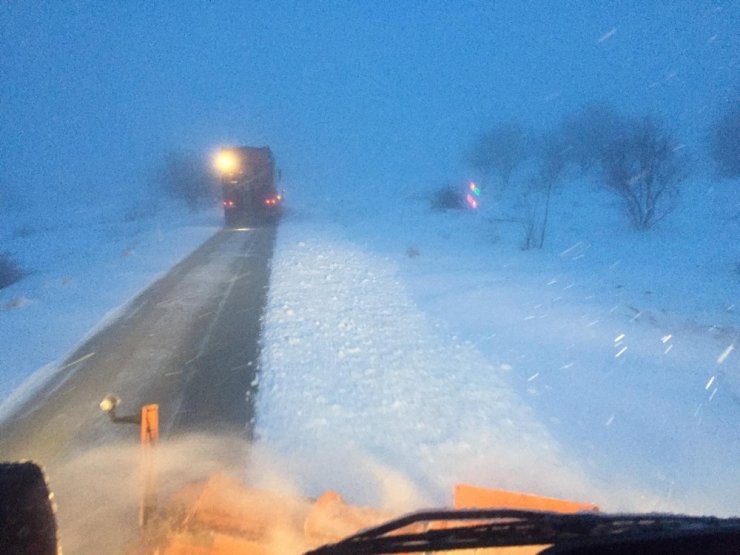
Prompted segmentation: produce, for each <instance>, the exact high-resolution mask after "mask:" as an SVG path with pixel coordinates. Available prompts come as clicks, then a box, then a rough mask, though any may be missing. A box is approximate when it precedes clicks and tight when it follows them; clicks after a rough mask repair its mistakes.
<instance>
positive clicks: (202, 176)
mask: <svg viewBox="0 0 740 555" xmlns="http://www.w3.org/2000/svg"><path fill="white" fill-rule="evenodd" d="M159 182H160V185H161V187H162V189H163V190H164V191H165V192H166V193H167V194H169V195H170V196H171V197H173V198H176V199H179V200H183V201H184V202H185V203H186V205H187V206H188V208H189V209H190V210H191V211H195V210H198V209H199V208H201V207H202V206H203V205H204V204H206V202H207V201H208V202H210V201H211V200H212V199H213V198H214V195H215V191H216V179H215V177H214V175H213V173H212V172H211V171H210V168H209V166H208V161H207V160H206V159H205V158H204V157H203V156H202V155H200V154H197V153H194V152H190V151H184V150H179V151H173V152H170V153H169V154H167V156H166V157H165V160H164V165H163V168H162V170H161V174H160V178H159Z"/></svg>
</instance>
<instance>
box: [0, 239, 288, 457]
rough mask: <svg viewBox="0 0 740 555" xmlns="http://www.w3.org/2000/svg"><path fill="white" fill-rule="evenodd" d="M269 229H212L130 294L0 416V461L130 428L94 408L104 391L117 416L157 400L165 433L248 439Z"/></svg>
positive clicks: (119, 436)
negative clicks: (29, 394)
mask: <svg viewBox="0 0 740 555" xmlns="http://www.w3.org/2000/svg"><path fill="white" fill-rule="evenodd" d="M274 239H275V226H266V227H260V228H250V229H240V230H233V229H226V230H222V231H221V232H219V233H217V234H216V235H214V236H213V237H212V238H210V239H209V240H208V241H206V242H205V243H204V244H203V245H202V246H201V247H200V248H199V249H198V250H196V251H195V252H194V253H193V254H192V255H190V256H189V257H188V258H186V259H185V260H183V261H182V262H181V263H180V264H178V265H177V266H176V267H175V268H173V269H172V271H170V272H169V273H168V274H167V275H166V276H164V277H163V278H161V279H160V280H158V281H157V282H156V283H154V284H153V285H152V286H151V287H149V288H148V289H147V290H146V291H144V292H143V293H141V294H140V295H139V296H138V297H137V298H136V299H134V300H133V301H132V302H131V303H129V305H128V306H127V307H126V309H125V311H124V312H123V313H122V314H121V315H120V316H119V317H118V318H116V319H115V320H114V321H112V322H111V323H110V324H109V325H107V326H106V327H104V328H103V329H102V330H101V331H99V332H98V333H96V334H95V335H94V336H93V337H91V338H90V339H89V340H88V341H86V342H85V343H84V344H83V345H82V346H81V347H79V348H78V349H77V350H76V352H74V353H73V354H72V355H71V356H70V357H69V359H68V360H67V361H65V363H64V364H63V365H62V367H61V369H60V370H59V371H57V372H56V373H55V374H54V377H53V378H52V379H51V380H50V381H49V382H48V383H46V384H45V385H44V386H43V387H42V388H41V389H40V390H39V391H38V392H37V393H36V395H34V397H33V398H32V399H30V400H29V401H28V402H26V403H25V405H23V406H21V407H20V408H19V410H17V411H16V413H15V414H13V415H12V416H10V417H9V418H7V419H6V420H5V421H4V422H2V423H1V424H0V460H20V459H31V460H34V461H38V462H40V463H41V464H42V465H44V466H46V467H47V468H48V467H49V466H53V465H54V464H55V463H57V462H59V461H60V460H64V459H65V458H69V457H73V456H75V455H77V454H79V453H80V452H83V451H84V450H86V449H90V448H94V447H98V446H101V445H104V444H105V442H110V441H112V440H113V441H115V440H126V439H127V438H132V437H133V438H138V429H137V427H136V426H133V425H130V424H129V425H117V424H113V423H112V422H110V421H109V420H108V418H107V417H106V416H105V415H104V414H103V413H102V412H101V410H100V408H99V406H98V404H99V402H100V400H101V399H102V398H103V397H104V396H105V395H107V394H109V393H112V394H115V395H117V396H118V397H120V398H121V399H122V403H121V405H120V407H119V410H118V413H119V415H124V414H133V413H137V412H138V410H139V407H141V406H142V405H144V404H149V403H157V404H159V406H160V435H161V437H163V438H164V439H167V438H172V437H176V436H178V435H181V434H186V433H191V432H207V433H212V432H213V433H221V434H228V433H231V434H236V435H239V436H240V437H244V438H246V439H249V438H250V434H251V429H252V421H253V403H252V399H253V398H254V396H255V395H254V394H255V392H256V391H255V390H256V383H257V380H256V376H257V371H258V360H259V337H260V319H261V315H262V312H263V310H264V305H265V299H266V291H267V286H268V278H269V268H270V258H271V255H272V250H273V244H274ZM71 317H72V318H73V317H74V315H71ZM133 441H134V442H135V441H137V439H133Z"/></svg>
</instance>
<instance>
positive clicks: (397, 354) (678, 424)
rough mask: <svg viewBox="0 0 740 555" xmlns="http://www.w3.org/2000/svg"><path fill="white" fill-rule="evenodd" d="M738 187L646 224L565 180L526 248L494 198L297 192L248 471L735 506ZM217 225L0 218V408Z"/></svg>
mask: <svg viewBox="0 0 740 555" xmlns="http://www.w3.org/2000/svg"><path fill="white" fill-rule="evenodd" d="M296 188H298V186H296ZM379 189H380V188H378V189H377V190H379ZM369 190H370V191H372V190H376V189H369ZM738 191H740V188H738V187H737V183H716V184H713V185H709V184H706V183H693V184H692V185H691V186H690V187H687V188H685V189H684V191H683V197H682V203H681V205H680V207H679V209H678V210H677V211H676V212H675V213H673V214H671V215H670V217H669V218H667V219H666V220H665V221H664V222H662V223H661V224H660V225H659V226H657V227H656V228H655V229H654V230H652V231H650V232H649V233H638V232H634V231H632V230H630V229H629V227H628V225H626V223H625V219H624V216H623V214H622V213H621V211H620V207H619V206H618V205H617V204H615V202H614V200H613V199H612V197H610V196H609V195H606V194H604V192H603V191H598V190H597V189H595V188H594V187H592V186H588V184H585V183H577V182H574V183H572V184H568V186H567V187H563V188H562V189H561V190H559V191H557V193H556V196H555V198H554V201H553V206H552V208H551V221H550V225H549V227H548V234H547V239H546V243H545V248H544V249H542V250H534V251H522V250H521V249H520V247H519V246H520V243H521V229H520V227H519V226H518V224H516V223H512V222H511V221H510V220H511V218H510V215H509V214H507V213H506V212H505V210H503V208H500V207H497V206H496V204H495V202H494V201H493V199H486V198H485V195H484V198H483V206H484V210H483V211H482V212H480V213H470V212H449V213H438V212H432V211H430V210H429V208H428V204H427V201H426V198H427V196H428V195H427V193H425V192H421V193H419V194H416V193H414V194H408V192H406V193H404V192H403V191H401V192H400V193H399V195H398V196H397V198H394V199H392V201H393V202H388V201H379V200H375V201H374V200H371V199H372V198H373V195H372V194H370V193H368V192H365V193H364V194H358V196H357V198H356V199H355V200H354V202H353V203H348V204H347V205H346V206H344V208H341V209H340V208H338V207H337V206H333V210H330V209H329V208H328V206H329V204H326V203H325V205H322V204H312V202H311V199H310V197H309V198H308V199H307V201H305V202H301V201H300V198H299V197H298V196H297V197H296V199H295V200H292V201H291V202H293V203H294V204H292V205H291V207H290V213H289V214H288V215H286V217H285V218H284V220H283V222H282V223H281V225H280V228H279V231H278V239H277V244H276V250H275V255H274V259H273V265H272V276H271V286H270V291H269V295H268V306H267V310H266V313H265V315H264V333H263V354H262V365H261V378H260V383H259V395H258V398H257V417H256V424H255V426H256V437H257V442H256V443H257V445H256V448H255V449H253V451H252V456H251V457H252V458H251V461H250V463H248V467H249V468H251V469H252V470H253V472H251V474H252V479H253V480H254V481H257V482H260V481H261V482H262V483H267V484H271V485H275V486H277V485H280V486H285V484H286V483H289V484H290V485H291V486H293V487H295V488H296V489H297V490H299V491H300V492H301V493H304V494H308V495H315V494H318V493H320V492H321V491H323V490H325V489H329V488H334V489H337V490H339V491H341V492H342V493H343V494H344V495H345V497H347V498H348V499H349V500H350V501H352V502H357V503H368V504H372V505H376V506H377V505H379V506H386V507H389V508H393V509H399V510H403V509H412V508H418V507H421V506H429V505H441V504H449V502H450V499H451V495H450V493H451V487H452V485H453V484H454V483H456V482H463V481H464V482H471V483H475V484H479V485H483V486H491V487H499V488H510V489H517V490H523V491H529V492H534V493H540V494H545V495H555V496H563V497H568V498H572V499H579V500H584V501H591V502H595V503H598V504H599V505H600V506H601V507H602V508H604V509H606V510H644V511H650V510H670V511H685V512H692V513H714V514H738V513H740V508H739V507H738V501H737V500H738V499H740V486H739V485H738V484H740V465H738V463H737V461H738V460H740V435H739V434H738V431H737V430H738V422H739V421H740V419H739V417H740V356H739V355H740V353H739V352H738V350H739V349H740V316H739V315H740V274H738V263H739V262H740V241H738V237H740V216H739V214H740V199H738ZM487 202H488V205H486V203H487ZM219 225H220V215H219V214H218V213H217V212H210V213H204V214H196V215H192V214H187V213H185V212H184V211H177V210H173V211H171V212H169V213H168V215H167V216H164V215H161V214H160V215H159V216H156V217H144V218H134V219H124V218H122V217H121V216H120V214H116V213H113V212H112V211H111V212H110V213H108V212H106V211H105V210H104V209H101V210H92V209H90V207H87V208H84V209H81V210H80V213H79V214H77V215H76V216H75V217H72V218H69V219H68V220H65V221H64V222H58V221H54V220H49V221H45V220H39V219H36V218H32V219H30V220H29V219H26V220H24V219H23V218H21V217H20V216H19V217H18V218H16V219H6V220H5V221H4V226H3V228H2V230H0V231H1V232H2V242H3V250H8V251H10V252H11V253H12V254H13V255H14V256H15V257H16V258H17V259H18V260H19V261H20V262H21V264H22V265H23V266H24V267H26V268H29V269H31V270H32V273H31V274H30V275H29V276H27V277H26V278H24V279H23V280H21V281H19V282H18V283H16V284H14V285H12V286H10V287H8V288H6V289H3V290H0V345H2V349H0V403H1V404H0V417H2V416H3V415H7V414H8V412H10V411H11V410H12V409H13V408H14V407H15V406H17V403H18V402H19V401H20V400H22V399H24V398H27V396H28V395H30V394H32V393H33V391H34V390H35V389H36V388H37V387H38V386H39V385H40V384H41V383H43V381H44V380H45V379H48V377H49V376H50V375H52V374H53V373H54V372H55V371H56V370H58V367H59V365H60V364H61V363H62V361H64V360H65V358H66V357H67V356H68V355H69V354H70V353H71V352H72V351H73V350H74V348H75V346H76V345H78V344H79V343H80V342H81V341H82V340H83V339H84V338H85V337H86V336H89V335H90V334H91V333H93V332H94V331H95V330H96V329H99V328H100V327H101V326H105V325H106V324H107V323H109V322H110V321H112V319H113V318H115V317H116V315H117V314H119V313H120V311H121V310H122V309H123V308H125V305H126V303H127V302H128V301H129V300H131V299H132V298H134V297H135V296H136V295H137V294H138V293H139V292H140V291H141V290H142V289H144V288H145V287H146V286H148V285H149V284H151V283H152V282H153V281H154V280H156V279H157V277H159V276H161V275H162V274H163V273H164V272H166V271H167V270H168V269H169V268H171V267H172V266H173V265H174V264H176V263H177V262H178V261H179V260H181V259H182V258H183V257H185V256H186V255H187V254H188V253H190V252H191V251H192V250H193V249H194V248H195V247H196V246H197V245H199V244H200V243H202V242H203V241H204V240H205V239H206V238H207V237H208V236H210V235H211V234H212V233H214V232H215V231H216V230H217V229H218V226H219ZM260 458H263V459H264V461H263V462H265V464H259V461H260Z"/></svg>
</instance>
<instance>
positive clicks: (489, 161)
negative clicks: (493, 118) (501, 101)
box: [468, 123, 529, 188]
mask: <svg viewBox="0 0 740 555" xmlns="http://www.w3.org/2000/svg"><path fill="white" fill-rule="evenodd" d="M528 155H529V145H528V137H527V133H526V132H525V131H524V129H523V128H522V127H521V126H520V125H518V124H516V123H503V124H501V125H498V126H497V127H494V128H493V129H491V130H490V131H488V132H487V133H484V134H483V135H481V136H480V137H479V138H478V140H477V142H476V143H475V145H474V146H473V149H472V151H471V152H470V155H469V156H468V161H469V162H470V164H471V166H473V168H475V169H476V170H478V171H480V172H481V173H482V174H483V176H488V175H490V174H491V173H493V172H496V173H497V174H498V175H499V177H500V178H501V183H502V185H503V187H504V188H506V187H508V185H509V182H510V181H511V175H512V173H513V172H514V170H515V169H516V168H517V167H518V166H519V165H520V164H521V163H522V162H523V161H524V160H525V159H526V158H527V157H528Z"/></svg>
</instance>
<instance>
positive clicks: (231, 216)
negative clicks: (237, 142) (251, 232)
mask: <svg viewBox="0 0 740 555" xmlns="http://www.w3.org/2000/svg"><path fill="white" fill-rule="evenodd" d="M216 166H217V168H218V170H219V172H220V173H221V192H222V199H223V207H224V219H225V222H226V225H227V226H229V227H234V226H240V225H253V224H259V223H267V222H270V221H274V220H275V219H277V217H278V216H279V215H280V211H281V207H282V195H280V194H279V193H278V191H277V189H276V186H275V178H276V170H275V158H274V157H273V155H272V151H271V150H270V148H269V147H266V146H265V147H250V146H240V147H231V148H223V149H221V151H220V152H219V154H218V157H217V158H216Z"/></svg>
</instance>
